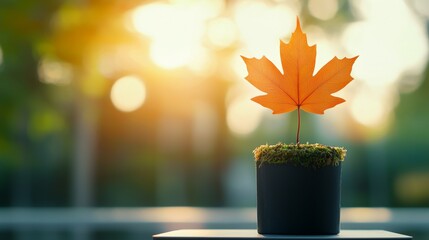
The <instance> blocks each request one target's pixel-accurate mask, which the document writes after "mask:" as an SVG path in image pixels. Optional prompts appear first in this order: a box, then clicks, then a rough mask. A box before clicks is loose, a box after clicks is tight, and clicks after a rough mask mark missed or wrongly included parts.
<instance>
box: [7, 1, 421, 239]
mask: <svg viewBox="0 0 429 240" xmlns="http://www.w3.org/2000/svg"><path fill="white" fill-rule="evenodd" d="M297 16H299V17H300V19H301V23H302V28H303V30H304V32H306V33H307V36H308V41H309V44H310V45H313V44H317V60H316V69H319V68H320V67H321V66H322V65H324V64H325V63H326V62H327V61H329V60H330V59H331V58H332V57H334V56H338V57H340V58H342V57H352V56H355V55H359V56H360V57H359V59H358V60H357V61H356V63H355V65H354V67H353V71H352V76H354V78H355V80H354V81H353V82H351V83H350V84H349V85H348V86H347V87H345V88H344V89H343V90H341V91H340V92H338V93H337V94H336V95H337V96H341V97H343V98H345V99H346V102H345V103H343V104H341V105H338V106H337V107H335V108H334V109H331V110H328V111H326V113H325V114H324V115H313V114H305V113H304V114H303V120H302V121H303V122H302V128H301V131H302V133H301V141H303V142H311V143H313V142H319V143H323V144H326V145H337V146H344V147H346V148H347V149H348V153H347V158H346V161H345V163H344V165H343V186H342V205H343V207H344V208H345V210H349V211H348V212H347V213H346V214H343V216H344V217H343V219H342V221H344V222H345V224H346V225H345V226H349V227H351V228H353V227H359V226H360V225H359V226H358V225H353V221H354V222H355V223H364V222H365V221H366V220H367V221H368V222H371V221H372V222H374V221H378V220H380V221H379V222H381V223H384V224H385V225H380V227H381V228H383V226H385V228H387V229H388V230H399V231H402V232H403V233H407V234H413V235H414V236H415V239H426V238H427V239H429V233H428V232H427V231H428V229H429V214H427V215H419V216H420V217H421V218H418V216H417V215H415V214H417V213H420V214H421V213H422V212H424V213H429V211H428V210H427V208H429V187H428V186H429V128H428V127H427V124H428V122H429V105H428V104H429V102H428V99H429V79H428V77H429V67H428V30H429V2H428V1H425V0H407V1H401V0H394V1H387V0H385V1H370V0H353V1H339V0H324V1H322V0H306V1H298V0H285V1H282V0H265V1H263V0H260V1H244V0H243V1H240V0H210V1H209V0H207V1H206V0H199V1H197V0H195V1H192V0H171V1H144V0H127V1H123V0H69V1H66V0H64V1H60V0H44V1H36V0H20V1H14V0H1V1H0V237H1V238H2V239H146V238H147V239H150V235H151V234H155V233H158V232H159V231H161V230H170V229H175V228H178V227H182V226H191V227H206V226H209V224H206V225H205V224H204V221H208V222H210V221H215V222H216V223H217V224H218V225H216V224H215V225H213V226H216V227H220V228H228V227H231V226H239V227H247V228H252V227H253V228H254V226H255V225H254V224H255V222H256V219H255V218H254V207H255V206H256V196H255V195H256V185H255V166H254V162H253V154H252V150H253V149H254V148H255V147H257V146H259V145H261V144H265V143H269V144H275V143H277V142H286V143H291V142H294V138H295V131H296V112H293V113H289V114H283V115H272V114H271V112H270V110H269V109H265V108H263V107H261V106H260V105H258V104H256V103H254V102H252V101H251V100H250V98H252V97H254V96H256V95H259V94H260V92H258V90H257V89H255V88H254V87H253V86H251V85H250V84H249V83H248V82H247V81H245V80H244V77H245V76H246V75H247V72H246V67H245V64H244V62H243V61H242V59H241V58H240V55H243V56H246V57H261V56H262V55H265V56H267V57H268V58H269V59H270V60H272V61H273V62H274V63H275V64H276V65H277V66H280V56H279V39H282V40H283V41H285V42H287V41H289V38H290V34H291V33H292V32H293V31H294V29H295V24H296V17H297ZM172 206H175V207H174V208H165V207H172ZM177 206H182V207H179V208H178V207H177ZM183 206H186V207H183ZM216 209H217V210H216ZM416 209H418V211H414V210H416ZM112 211H115V212H112ZM374 211H375V212H374ZM377 211H378V212H377ZM397 211H400V212H399V213H398V212H397ZM235 213H238V214H235ZM240 214H241V215H240ZM368 214H369V215H368ZM371 214H372V215H371ZM383 214H384V215H383ZM386 214H387V215H386ZM397 214H405V215H397ZM413 214H414V215H413ZM160 216H163V217H165V218H162V217H161V218H160ZM174 216H175V217H179V219H178V220H177V219H171V218H169V217H174ZM180 216H181V217H185V218H186V216H188V218H189V219H190V220H189V219H188V218H186V219H183V218H180ZM204 216H205V217H204ZM380 216H381V218H380ZM383 216H384V217H383ZM392 216H393V217H392ZM394 216H405V217H404V218H402V217H401V219H405V220H407V221H408V220H410V219H414V220H415V219H420V221H418V220H416V222H415V224H414V225H410V228H403V229H401V224H399V225H395V224H393V225H392V224H391V225H388V224H389V222H390V223H392V221H393V223H395V222H394V221H396V220H397V218H395V217H394ZM360 217H363V218H360ZM365 217H367V218H365ZM187 219H188V220H187ZM195 219H200V220H201V219H203V220H201V222H200V223H193V224H191V225H186V223H189V221H190V222H192V221H195ZM204 219H205V220H204ZM231 219H237V222H236V225H233V224H227V223H230V220H231ZM365 219H366V220H365ZM377 219H378V220H377ZM395 219H396V220H395ZM410 221H411V220H410ZM58 223H60V224H58ZM171 223H175V224H171ZM222 223H225V224H224V225H222ZM38 224H39V225H38ZM109 224H110V225H109ZM168 224H170V225H168ZM180 224H182V225H180ZM183 224H184V225H183ZM347 224H350V225H347ZM103 226H104V228H101V230H100V229H97V227H103ZM115 226H124V228H120V229H115V228H114V227H115ZM363 226H365V227H367V228H372V227H374V226H376V227H378V226H379V225H371V224H369V225H363ZM419 227H420V228H419Z"/></svg>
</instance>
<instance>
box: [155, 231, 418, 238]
mask: <svg viewBox="0 0 429 240" xmlns="http://www.w3.org/2000/svg"><path fill="white" fill-rule="evenodd" d="M153 239H158V240H160V239H168V240H174V239H178V240H179V239H180V240H187V239H189V240H197V239H224V240H251V239H289V240H291V239H299V240H304V239H309V240H310V239H313V240H314V239H348V240H352V239H353V240H358V239H385V240H388V239H412V237H410V236H406V235H402V234H398V233H393V232H388V231H382V230H342V231H341V232H340V233H339V234H338V235H327V236H315V235H313V236H310V235H309V236H292V235H269V234H264V235H262V234H258V233H257V232H256V230H254V229H236V230H235V229H228V230H227V229H184V230H176V231H171V232H166V233H161V234H157V235H154V236H153Z"/></svg>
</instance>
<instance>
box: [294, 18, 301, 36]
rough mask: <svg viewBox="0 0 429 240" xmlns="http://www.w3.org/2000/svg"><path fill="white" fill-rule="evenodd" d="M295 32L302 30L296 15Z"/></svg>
mask: <svg viewBox="0 0 429 240" xmlns="http://www.w3.org/2000/svg"><path fill="white" fill-rule="evenodd" d="M295 32H302V29H301V22H300V20H299V17H298V16H296V29H295Z"/></svg>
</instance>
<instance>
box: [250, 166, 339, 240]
mask: <svg viewBox="0 0 429 240" xmlns="http://www.w3.org/2000/svg"><path fill="white" fill-rule="evenodd" d="M340 188H341V164H340V165H338V166H327V167H322V168H318V169H314V168H311V167H310V168H307V167H301V166H293V165H291V164H287V163H286V164H272V163H271V164H270V163H263V164H261V165H259V166H257V197H258V199H257V212H258V233H260V234H287V235H335V234H338V233H339V230H340V227H339V225H340Z"/></svg>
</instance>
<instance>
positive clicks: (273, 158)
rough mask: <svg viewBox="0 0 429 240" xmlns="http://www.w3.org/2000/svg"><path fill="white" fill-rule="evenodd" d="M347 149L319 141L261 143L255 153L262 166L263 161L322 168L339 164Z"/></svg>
mask: <svg viewBox="0 0 429 240" xmlns="http://www.w3.org/2000/svg"><path fill="white" fill-rule="evenodd" d="M346 152H347V150H346V149H344V148H342V147H330V146H325V145H322V144H319V143H315V144H308V143H307V144H299V145H297V144H284V143H277V144H276V145H268V144H265V145H261V146H259V147H257V148H256V149H255V150H254V151H253V153H254V154H255V160H256V162H257V163H258V164H257V165H258V166H260V165H261V164H263V163H270V164H283V163H288V164H293V165H295V166H303V167H312V168H321V167H324V166H337V165H338V164H340V162H342V161H344V158H345V157H346Z"/></svg>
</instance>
